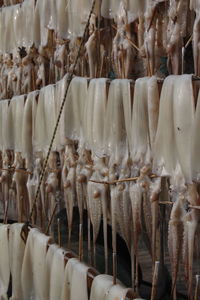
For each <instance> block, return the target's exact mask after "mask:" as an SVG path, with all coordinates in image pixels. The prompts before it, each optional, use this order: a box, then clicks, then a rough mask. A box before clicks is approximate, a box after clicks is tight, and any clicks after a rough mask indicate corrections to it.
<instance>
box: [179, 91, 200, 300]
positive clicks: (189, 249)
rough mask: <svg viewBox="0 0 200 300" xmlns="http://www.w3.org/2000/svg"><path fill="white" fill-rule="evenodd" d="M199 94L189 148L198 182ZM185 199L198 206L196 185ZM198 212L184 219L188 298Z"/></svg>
mask: <svg viewBox="0 0 200 300" xmlns="http://www.w3.org/2000/svg"><path fill="white" fill-rule="evenodd" d="M199 100H200V93H199V95H198V100H197V106H196V112H195V116H194V125H193V134H192V147H191V165H192V178H193V180H195V181H197V182H198V181H199V170H200V168H199V161H198V159H197V157H198V146H199V133H198V128H199V121H200V119H199V110H200V101H199ZM186 199H187V201H188V203H189V205H191V206H193V207H195V206H199V194H198V185H196V184H195V183H193V184H189V185H188V190H187V194H186ZM199 218H200V215H199V210H197V209H194V208H193V209H191V210H189V211H188V212H187V214H186V216H185V219H184V247H183V261H184V262H185V274H186V280H187V283H188V297H191V298H192V294H193V292H192V287H193V277H192V276H193V257H194V255H195V251H194V250H195V248H194V245H195V237H196V234H197V227H198V223H199Z"/></svg>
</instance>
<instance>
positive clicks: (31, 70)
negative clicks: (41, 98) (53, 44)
mask: <svg viewBox="0 0 200 300" xmlns="http://www.w3.org/2000/svg"><path fill="white" fill-rule="evenodd" d="M37 56H38V53H37V49H36V48H35V47H31V48H30V49H29V50H28V51H27V55H26V56H25V57H23V59H22V66H23V74H22V81H23V82H22V85H21V93H24V94H28V93H30V92H31V91H34V90H36V74H37V68H36V59H37Z"/></svg>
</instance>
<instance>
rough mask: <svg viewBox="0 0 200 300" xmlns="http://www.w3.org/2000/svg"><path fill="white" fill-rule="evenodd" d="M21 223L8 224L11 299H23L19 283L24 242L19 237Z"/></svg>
mask: <svg viewBox="0 0 200 300" xmlns="http://www.w3.org/2000/svg"><path fill="white" fill-rule="evenodd" d="M23 225H24V224H21V223H15V224H12V225H10V228H9V262H10V273H11V276H12V297H11V298H10V299H11V300H17V299H23V293H22V284H21V271H22V263H23V258H24V251H25V243H24V241H23V240H22V238H21V231H22V227H23Z"/></svg>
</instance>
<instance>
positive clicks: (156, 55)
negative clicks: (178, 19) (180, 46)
mask: <svg viewBox="0 0 200 300" xmlns="http://www.w3.org/2000/svg"><path fill="white" fill-rule="evenodd" d="M165 9H166V6H165V0H160V1H159V0H158V1H151V0H150V1H148V2H147V5H146V10H145V14H144V19H143V17H140V19H139V27H138V40H139V45H140V44H142V43H143V45H142V47H141V49H140V50H141V52H140V55H142V57H145V59H146V65H147V74H148V75H150V76H152V75H154V74H155V73H158V74H159V75H160V73H159V67H160V63H161V62H160V57H161V56H165V55H166V50H165V49H164V47H165V44H164V40H165V37H164V34H166V28H165V25H166V22H165V21H166V13H165ZM142 33H143V37H141V35H142ZM161 37H162V38H161ZM163 39H164V40H163Z"/></svg>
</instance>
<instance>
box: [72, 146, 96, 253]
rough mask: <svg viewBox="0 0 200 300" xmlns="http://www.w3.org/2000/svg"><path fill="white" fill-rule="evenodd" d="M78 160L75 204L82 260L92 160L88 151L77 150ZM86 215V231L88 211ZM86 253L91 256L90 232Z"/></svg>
mask: <svg viewBox="0 0 200 300" xmlns="http://www.w3.org/2000/svg"><path fill="white" fill-rule="evenodd" d="M78 152H79V158H78V160H77V167H76V195H77V204H78V210H79V219H80V231H79V243H80V249H79V250H80V255H81V258H82V255H83V249H81V247H82V246H81V245H82V242H83V231H82V230H83V228H82V226H83V211H84V209H87V199H88V194H87V184H88V180H89V179H90V177H91V176H92V169H93V165H92V159H91V153H90V151H89V150H87V149H84V148H80V149H79V150H78ZM87 213H88V230H89V229H90V216H89V211H88V212H87ZM88 253H89V255H90V254H91V246H90V230H89V232H88Z"/></svg>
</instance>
